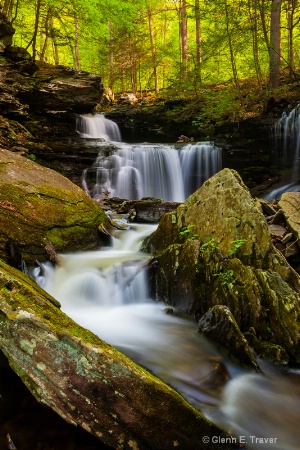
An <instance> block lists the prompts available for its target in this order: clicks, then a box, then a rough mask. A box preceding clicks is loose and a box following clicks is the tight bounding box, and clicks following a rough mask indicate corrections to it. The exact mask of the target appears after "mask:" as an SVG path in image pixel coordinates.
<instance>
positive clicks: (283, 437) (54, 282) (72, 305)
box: [35, 224, 300, 450]
mask: <svg viewBox="0 0 300 450" xmlns="http://www.w3.org/2000/svg"><path fill="white" fill-rule="evenodd" d="M154 230H155V226H153V225H141V224H136V225H134V227H133V228H131V229H130V230H126V231H125V230H124V231H120V230H119V231H116V232H115V234H114V238H113V246H112V247H109V248H105V249H103V250H101V251H96V252H85V253H78V254H71V255H70V254H67V255H62V256H61V261H62V262H61V265H60V266H59V267H56V268H55V269H54V268H53V267H52V266H44V267H45V271H44V274H43V275H42V276H40V275H39V269H36V271H35V278H36V280H37V281H38V282H39V283H40V284H41V285H42V286H43V288H44V289H45V290H46V291H48V292H49V293H50V294H51V295H53V296H54V297H55V298H57V299H58V300H59V301H60V303H61V305H62V306H61V307H62V310H63V311H64V312H65V313H67V314H68V315H69V316H70V317H72V318H73V319H74V320H75V321H76V322H77V323H79V324H80V325H82V326H84V327H85V328H88V329H89V330H91V331H93V332H94V333H95V334H97V335H98V336H99V337H100V338H101V339H103V340H105V341H107V342H109V343H110V344H112V345H114V346H115V347H117V348H118V349H119V350H120V351H122V352H123V353H125V354H127V355H128V356H130V357H131V358H132V359H134V360H135V361H136V362H138V363H139V364H142V365H143V366H145V367H147V368H148V369H150V370H151V371H152V372H153V373H155V374H156V375H157V376H159V377H160V378H161V379H163V380H164V381H166V382H167V383H169V384H171V385H172V386H173V387H175V388H176V389H177V390H178V391H179V392H180V393H181V394H182V395H183V396H184V397H185V398H186V399H187V400H188V401H189V402H190V403H191V404H192V405H194V406H195V407H196V408H199V409H201V410H202V412H203V413H204V414H206V415H207V416H208V418H210V419H212V420H213V421H214V422H216V423H219V424H220V425H222V426H223V427H225V428H227V429H228V430H230V431H231V432H233V433H234V434H235V436H236V439H237V442H240V443H242V444H245V442H247V443H248V444H247V446H246V448H250V449H251V448H253V449H255V448H263V449H274V450H296V449H298V448H299V446H298V443H299V440H300V428H299V426H298V423H299V401H300V393H299V388H298V386H297V385H293V383H292V382H289V383H288V382H287V380H286V379H284V378H283V377H282V376H279V375H274V374H272V375H270V376H262V375H254V374H247V373H246V372H245V370H242V369H240V368H239V367H237V366H235V365H233V364H232V363H229V362H228V361H227V360H226V358H225V357H224V356H222V355H221V354H220V353H219V352H218V351H217V350H216V349H215V348H214V347H213V346H212V344H210V343H209V342H208V341H207V340H206V339H205V338H204V337H203V336H201V335H200V334H199V333H197V331H196V329H197V326H196V324H195V323H194V321H193V320H191V319H185V318H183V317H182V316H180V315H179V314H178V313H177V312H176V310H175V312H174V314H173V315H171V314H166V313H165V312H164V308H165V306H164V305H163V304H161V303H157V302H154V301H153V300H151V299H150V298H149V295H148V287H147V277H146V273H145V265H146V262H147V259H148V255H146V254H144V253H141V252H139V251H138V249H139V247H140V244H141V242H142V240H143V239H144V238H145V237H146V236H147V235H148V234H149V233H151V232H152V231H154ZM263 369H264V371H265V372H268V371H270V369H269V368H268V367H267V366H265V367H263ZM283 411H284V412H283ZM262 439H268V440H267V441H265V440H264V441H262ZM262 442H263V445H262ZM199 445H200V446H199V448H202V447H201V445H202V444H201V443H200V444H199ZM220 448H222V447H221V446H220Z"/></svg>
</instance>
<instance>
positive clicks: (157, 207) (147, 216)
mask: <svg viewBox="0 0 300 450" xmlns="http://www.w3.org/2000/svg"><path fill="white" fill-rule="evenodd" d="M179 205H180V203H177V202H164V201H162V200H159V199H147V198H145V199H142V200H139V201H136V202H134V203H133V204H132V205H131V208H130V214H129V222H137V223H158V222H159V220H160V218H161V217H162V216H163V215H164V214H166V213H167V212H170V211H174V209H176V208H177V207H178V206H179ZM124 208H126V204H125V205H123V209H124Z"/></svg>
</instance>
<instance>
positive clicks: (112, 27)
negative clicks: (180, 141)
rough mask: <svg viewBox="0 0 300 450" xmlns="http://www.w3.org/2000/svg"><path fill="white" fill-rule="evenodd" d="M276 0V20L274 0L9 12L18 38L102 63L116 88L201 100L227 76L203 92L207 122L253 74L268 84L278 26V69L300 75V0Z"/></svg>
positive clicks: (47, 4)
mask: <svg viewBox="0 0 300 450" xmlns="http://www.w3.org/2000/svg"><path fill="white" fill-rule="evenodd" d="M279 3H280V6H282V8H281V10H280V20H281V22H280V24H279V25H280V26H278V23H277V24H274V23H273V22H272V20H271V19H272V15H271V12H272V8H271V5H272V2H266V1H263V2H257V1H256V0H249V1H247V2H245V1H242V0H238V1H235V0H219V1H218V2H209V1H207V0H199V1H198V2H195V3H187V2H186V0H178V1H176V2H174V1H173V0H165V1H164V2H163V4H162V3H161V2H159V1H158V0H135V1H133V0H126V1H125V2H120V1H119V0H109V1H108V0H65V1H64V2H62V0H22V2H18V1H17V0H11V1H10V2H4V11H3V12H4V13H6V14H7V15H8V18H9V19H11V20H13V24H14V27H15V28H16V34H15V35H14V45H21V46H23V47H28V48H29V49H31V50H32V52H33V53H34V56H35V58H36V59H40V60H43V61H46V62H49V63H55V64H64V65H67V66H72V67H75V68H76V69H78V70H87V71H90V72H95V73H98V74H100V75H101V76H102V78H103V82H104V84H105V85H106V86H109V87H111V88H112V89H113V90H114V91H115V92H120V91H126V90H127V91H128V90H129V91H132V92H138V91H139V92H140V93H141V94H142V93H143V92H145V90H148V89H152V90H153V89H154V88H155V92H156V94H157V93H158V90H162V89H166V88H167V89H170V90H171V92H172V95H175V93H177V94H178V95H180V96H182V97H183V98H185V97H186V96H195V98H197V99H198V100H199V101H201V98H202V97H203V90H205V87H208V88H209V90H211V88H212V86H213V85H214V84H220V83H226V84H227V86H228V89H227V92H224V94H225V95H224V97H223V98H222V99H221V100H220V99H219V100H216V99H217V96H215V95H214V93H213V92H214V91H213V89H212V94H211V96H209V95H207V90H206V92H205V93H204V97H205V98H206V101H207V103H209V104H210V108H211V110H210V111H209V109H207V111H206V113H205V115H204V114H202V113H199V114H198V115H197V116H196V117H195V119H194V121H195V122H194V123H195V124H196V125H197V126H201V125H202V123H203V122H206V118H207V116H208V115H209V113H212V115H214V116H216V120H217V121H218V120H219V121H221V120H222V117H221V115H222V114H223V116H224V115H227V116H230V117H233V118H234V117H236V115H237V114H238V111H239V109H240V108H242V109H243V107H244V103H245V98H244V96H243V93H242V89H241V84H242V83H243V80H245V79H246V78H247V79H248V78H249V77H250V78H251V77H252V78H253V79H254V80H255V83H256V85H257V87H258V88H259V89H260V90H263V89H265V90H266V89H267V88H266V85H264V81H265V80H266V77H267V76H268V74H269V66H270V52H271V51H272V46H271V45H270V39H271V37H272V36H273V35H274V31H275V32H277V34H278V33H279V32H281V35H280V42H281V47H280V48H281V59H280V61H281V62H280V64H281V67H280V69H281V70H282V71H283V70H287V71H288V72H289V80H290V81H292V80H297V78H298V77H299V75H298V72H299V65H300V54H299V52H297V51H296V49H297V48H298V47H299V44H300V35H299V33H298V32H297V31H296V30H297V28H296V25H297V23H298V16H299V11H300V3H299V2H296V1H291V0H282V2H279ZM281 4H282V5H281ZM197 5H198V6H197ZM272 26H273V29H272ZM274 27H275V28H276V29H275V30H274ZM271 32H273V34H272V33H271ZM221 111H224V113H222V114H221Z"/></svg>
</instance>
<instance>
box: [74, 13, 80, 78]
mask: <svg viewBox="0 0 300 450" xmlns="http://www.w3.org/2000/svg"><path fill="white" fill-rule="evenodd" d="M74 25H75V58H74V64H75V69H76V70H81V61H80V55H79V23H78V18H77V14H76V13H74Z"/></svg>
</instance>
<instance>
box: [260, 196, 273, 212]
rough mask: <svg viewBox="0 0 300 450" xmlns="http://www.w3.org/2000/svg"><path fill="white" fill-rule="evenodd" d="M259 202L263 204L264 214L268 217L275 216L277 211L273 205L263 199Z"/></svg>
mask: <svg viewBox="0 0 300 450" xmlns="http://www.w3.org/2000/svg"><path fill="white" fill-rule="evenodd" d="M259 202H260V204H261V207H262V210H263V212H264V214H266V215H267V216H275V214H276V212H277V211H276V209H275V208H274V206H273V205H272V204H271V203H269V202H268V201H267V200H263V199H261V198H260V199H259Z"/></svg>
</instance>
